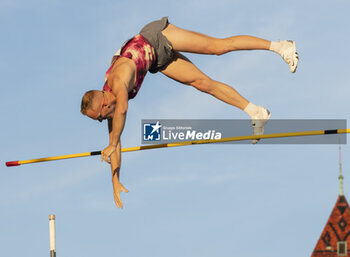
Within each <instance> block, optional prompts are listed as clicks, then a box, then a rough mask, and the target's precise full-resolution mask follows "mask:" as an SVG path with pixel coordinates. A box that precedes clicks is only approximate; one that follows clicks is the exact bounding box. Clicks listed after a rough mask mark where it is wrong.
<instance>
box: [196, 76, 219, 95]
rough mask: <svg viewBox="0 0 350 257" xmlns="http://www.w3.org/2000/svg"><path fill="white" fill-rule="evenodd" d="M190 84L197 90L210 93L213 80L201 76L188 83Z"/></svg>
mask: <svg viewBox="0 0 350 257" xmlns="http://www.w3.org/2000/svg"><path fill="white" fill-rule="evenodd" d="M190 85H191V86H193V87H194V88H196V89H198V90H199V91H202V92H205V93H208V94H211V92H212V91H213V89H214V83H213V80H212V79H211V78H209V77H202V78H198V79H196V80H194V81H193V82H191V83H190Z"/></svg>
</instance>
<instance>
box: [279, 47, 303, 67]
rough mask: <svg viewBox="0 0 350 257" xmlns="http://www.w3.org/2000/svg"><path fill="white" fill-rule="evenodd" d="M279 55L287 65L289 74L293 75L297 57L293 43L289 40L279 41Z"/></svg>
mask: <svg viewBox="0 0 350 257" xmlns="http://www.w3.org/2000/svg"><path fill="white" fill-rule="evenodd" d="M279 43H280V44H281V48H280V50H279V54H280V55H281V56H282V58H283V60H284V61H285V62H286V63H287V64H288V66H289V69H290V72H292V73H294V72H295V71H296V69H297V67H298V61H299V56H298V53H297V50H296V48H295V42H294V41H291V40H285V41H280V42H279Z"/></svg>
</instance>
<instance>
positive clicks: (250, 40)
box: [162, 24, 271, 55]
mask: <svg viewBox="0 0 350 257" xmlns="http://www.w3.org/2000/svg"><path fill="white" fill-rule="evenodd" d="M162 33H163V35H164V36H166V37H167V38H168V40H169V41H170V42H171V44H172V45H173V48H174V50H175V51H180V52H190V53H199V54H216V55H221V54H225V53H227V52H231V51H237V50H258V49H261V50H269V49H270V44H271V42H270V41H268V40H265V39H262V38H258V37H253V36H233V37H228V38H223V39H221V38H214V37H210V36H207V35H204V34H201V33H198V32H193V31H189V30H185V29H181V28H178V27H176V26H175V25H173V24H169V25H168V26H167V27H166V29H164V30H163V31H162Z"/></svg>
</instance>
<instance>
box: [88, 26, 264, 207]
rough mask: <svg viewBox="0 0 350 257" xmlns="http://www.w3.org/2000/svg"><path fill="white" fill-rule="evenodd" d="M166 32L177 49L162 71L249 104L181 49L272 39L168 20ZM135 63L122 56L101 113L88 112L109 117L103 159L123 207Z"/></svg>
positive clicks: (215, 50) (216, 51) (255, 46)
mask: <svg viewBox="0 0 350 257" xmlns="http://www.w3.org/2000/svg"><path fill="white" fill-rule="evenodd" d="M162 33H163V35H164V36H166V37H167V38H168V40H169V41H170V42H171V43H172V46H173V50H174V51H175V59H174V61H173V62H172V63H171V64H169V65H168V67H167V68H166V69H165V70H163V71H162V73H163V74H164V75H166V76H167V77H169V78H171V79H174V80H176V81H178V82H180V83H182V84H185V85H190V86H193V87H194V88H196V89H198V90H200V91H202V92H205V93H208V94H210V95H213V96H214V97H216V98H217V99H219V100H221V101H223V102H225V103H227V104H230V105H232V106H235V107H237V108H239V109H241V110H244V108H245V107H246V106H247V105H248V103H249V101H248V100H247V99H245V98H244V97H242V96H241V95H240V94H239V93H238V92H237V91H236V90H235V89H233V88H232V87H230V86H228V85H226V84H224V83H221V82H218V81H215V80H213V79H211V78H210V77H208V76H207V75H205V74H204V73H203V72H202V71H201V70H199V69H198V68H197V67H196V66H195V65H194V64H193V63H191V62H190V61H189V60H188V59H187V58H186V57H185V56H183V55H182V54H181V53H180V52H189V53H198V54H211V55H222V54H225V53H228V52H231V51H238V50H269V48H270V44H271V42H270V41H267V40H264V39H261V38H257V37H253V36H234V37H229V38H224V39H218V38H213V37H209V36H207V35H204V34H200V33H197V32H192V31H188V30H184V29H181V28H178V27H176V26H174V25H172V24H169V25H168V26H167V28H166V29H164V30H163V31H162ZM135 74H136V65H135V64H134V62H133V61H132V60H130V59H128V58H125V57H121V58H119V59H118V60H117V61H116V63H115V65H114V66H113V69H112V71H111V73H110V75H109V77H108V84H109V86H110V88H111V89H112V93H110V92H104V95H102V93H101V97H99V98H98V100H96V101H97V103H96V106H99V104H100V103H101V101H102V99H104V100H103V101H104V102H105V103H104V104H103V105H102V109H101V111H100V113H99V111H98V108H99V107H96V108H93V109H94V110H89V112H88V114H87V115H88V116H89V117H90V118H93V119H97V120H100V121H102V120H103V119H107V120H108V128H109V145H108V146H107V147H106V148H105V149H104V150H103V151H102V154H101V160H104V161H106V162H108V163H110V164H111V170H112V182H113V189H114V201H115V203H116V205H117V206H118V207H121V208H122V207H123V204H122V201H121V199H120V192H121V191H124V192H128V191H127V189H125V188H124V186H123V185H122V184H121V183H120V182H119V175H120V167H121V143H120V136H121V134H122V132H123V129H124V125H125V120H126V113H127V109H128V92H129V91H131V90H132V88H133V85H134V83H135Z"/></svg>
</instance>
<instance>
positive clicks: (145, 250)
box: [0, 0, 350, 257]
mask: <svg viewBox="0 0 350 257" xmlns="http://www.w3.org/2000/svg"><path fill="white" fill-rule="evenodd" d="M349 7H350V4H349V2H348V1H345V0H344V1H340V0H335V1H332V3H330V2H327V1H299V0H297V1H264V2H262V1H256V0H255V1H227V0H218V1H215V2H213V1H207V0H205V1H199V0H197V1H196V0H194V1H183V0H179V1H176V2H174V3H170V2H168V3H166V2H164V1H148V2H147V4H145V2H144V1H139V0H135V1H133V2H132V3H130V2H129V1H107V0H105V1H99V2H98V3H97V2H94V1H66V0H65V1H59V0H53V1H43V0H34V1H23V0H22V1H19V0H11V1H9V0H1V1H0V24H1V26H0V32H1V48H0V56H1V58H0V80H1V88H2V93H1V96H2V101H1V102H0V111H1V116H2V117H3V118H2V126H1V133H0V142H1V144H0V152H1V155H0V156H1V157H0V158H1V162H2V163H4V162H6V161H10V160H18V159H31V158H37V157H45V156H54V155H61V154H70V153H79V152H87V151H94V150H100V149H103V148H104V147H105V146H106V143H107V142H108V138H107V128H106V124H102V125H101V124H100V123H98V122H95V121H93V120H89V119H87V118H86V117H83V116H82V115H81V114H80V112H79V109H80V100H81V96H82V94H83V93H84V92H85V91H86V90H89V89H95V88H97V89H99V88H101V87H102V85H103V81H104V73H105V71H106V70H107V69H108V64H109V62H110V59H111V57H112V55H113V54H114V52H115V51H116V50H117V49H118V48H119V47H120V45H121V44H122V43H123V42H124V41H125V40H126V39H128V38H129V37H131V36H133V35H134V34H136V33H138V31H139V30H140V29H141V28H142V26H143V25H145V24H146V23H148V22H150V21H152V20H155V19H159V18H161V17H163V16H169V20H170V22H171V23H174V24H175V25H177V26H179V27H182V28H186V29H190V30H195V31H198V32H202V33H205V34H209V35H212V36H216V37H227V36H231V35H239V34H248V35H255V36H259V37H263V38H266V39H270V40H278V39H293V40H295V41H296V42H297V48H298V52H299V56H300V64H299V68H298V70H297V72H296V73H295V74H291V73H290V72H289V69H288V67H287V65H286V64H285V63H284V62H283V61H282V59H281V58H280V57H279V56H278V55H276V54H274V53H270V52H266V51H250V52H235V53H230V54H227V55H224V56H219V57H217V56H199V55H192V54H187V55H186V56H188V57H189V58H190V59H191V60H192V61H193V62H194V63H195V64H196V65H197V66H198V67H199V68H200V69H202V70H203V71H204V72H205V73H207V74H208V75H209V76H211V77H212V78H214V79H216V80H220V81H222V82H225V83H227V84H229V85H231V86H233V87H234V88H236V89H237V90H238V91H239V92H240V93H241V94H242V95H244V96H245V97H247V98H248V99H249V100H251V101H252V102H254V103H257V104H262V105H264V106H266V107H268V108H269V109H270V110H271V112H272V117H273V118H275V119H347V120H348V119H349V118H350V115H349V111H348V110H349V101H348V99H349V94H350V89H349V84H350V83H349V82H350V79H349V76H348V60H349V59H350V56H349V55H350V54H349V51H348V42H349V40H350V38H349V33H348V32H349V26H350V21H349V17H348V10H349ZM244 118H247V116H246V115H245V114H244V113H243V112H241V111H240V110H238V109H234V108H231V107H230V106H228V105H226V104H223V103H221V102H219V101H217V100H216V99H214V98H212V97H210V96H208V95H204V94H202V93H200V92H198V91H196V90H194V89H192V88H190V87H187V86H183V85H180V84H178V83H177V82H175V81H171V80H169V79H168V78H166V77H165V76H163V75H162V74H155V75H153V74H149V75H147V77H146V79H145V82H144V84H143V86H142V88H141V90H140V92H139V94H138V96H137V97H136V98H135V99H134V100H132V101H131V102H130V105H129V112H128V118H127V124H126V127H125V131H124V133H123V137H122V143H123V147H130V146H138V145H139V144H140V141H141V138H140V131H139V129H140V121H141V119H244ZM342 151H343V153H342V154H343V171H344V176H345V181H344V188H345V195H346V196H348V195H347V192H348V189H349V188H350V179H349V176H348V175H347V174H348V171H349V164H350V157H349V154H350V149H349V147H348V145H343V147H342ZM122 165H123V167H122V173H121V181H122V183H123V184H124V185H125V187H126V188H127V189H129V191H130V192H129V193H127V194H123V195H122V199H123V202H124V206H125V208H124V209H123V210H120V209H118V208H116V207H115V206H114V203H113V195H112V186H111V178H110V170H109V167H108V165H107V164H105V163H101V162H100V159H99V157H90V158H81V159H75V160H65V161H57V162H49V163H41V164H33V165H25V166H21V167H14V168H6V167H5V165H2V166H1V168H0V171H1V172H0V176H1V177H0V209H1V214H0V217H1V219H0V228H1V229H0V242H1V243H0V256H6V257H11V256H21V255H29V256H34V255H35V256H47V255H48V252H49V238H48V216H49V214H52V213H53V214H56V219H57V221H56V226H57V227H56V232H57V235H56V237H57V254H58V256H62V257H64V256H86V257H90V256H97V255H98V256H125V257H129V256H130V257H131V256H133V257H134V256H153V257H157V256H165V255H166V256H169V257H172V256H174V257H175V256H179V255H181V256H184V257H185V256H191V257H193V256H202V257H206V256H213V255H215V256H241V257H250V256H262V257H264V256H266V257H274V256H281V255H283V256H285V257H288V256H290V257H292V256H293V257H294V256H310V255H311V252H312V250H313V248H314V246H315V244H316V242H317V240H318V238H319V235H320V234H321V231H322V229H323V227H324V225H325V223H326V221H327V219H328V216H329V214H330V212H331V210H332V208H333V205H334V204H335V201H336V199H337V196H338V193H339V188H338V181H337V176H338V145H256V146H253V145H205V146H193V147H182V148H173V149H161V150H154V151H144V152H134V153H125V154H124V155H123V164H122Z"/></svg>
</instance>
